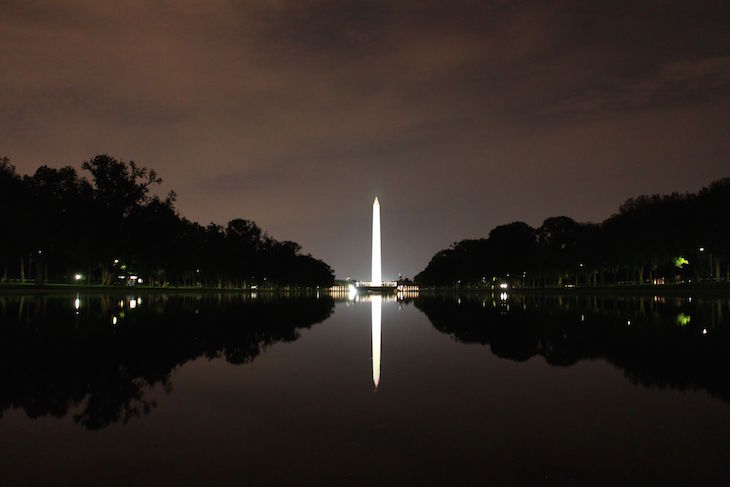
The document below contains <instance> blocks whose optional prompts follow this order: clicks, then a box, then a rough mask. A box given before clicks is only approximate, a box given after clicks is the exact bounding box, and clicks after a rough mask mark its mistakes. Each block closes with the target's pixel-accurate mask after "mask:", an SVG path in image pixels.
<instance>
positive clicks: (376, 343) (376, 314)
mask: <svg viewBox="0 0 730 487" xmlns="http://www.w3.org/2000/svg"><path fill="white" fill-rule="evenodd" d="M371 299H372V301H371V302H370V310H371V313H372V321H371V324H372V331H373V384H375V388H376V389H377V388H378V384H379V383H380V331H381V330H380V317H381V311H382V310H381V303H382V301H381V300H382V299H383V298H382V297H381V296H372V298H371Z"/></svg>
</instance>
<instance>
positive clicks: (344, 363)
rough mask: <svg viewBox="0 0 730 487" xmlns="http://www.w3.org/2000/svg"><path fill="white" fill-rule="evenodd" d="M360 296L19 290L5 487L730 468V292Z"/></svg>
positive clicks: (9, 360) (4, 299)
mask: <svg viewBox="0 0 730 487" xmlns="http://www.w3.org/2000/svg"><path fill="white" fill-rule="evenodd" d="M348 298H349V299H346V298H344V296H343V299H341V300H339V302H336V301H335V300H333V299H332V298H331V297H329V296H327V295H326V294H325V293H322V294H321V295H320V297H319V298H317V295H316V294H312V295H309V296H300V295H295V294H290V295H283V294H282V295H274V294H269V293H259V294H258V295H257V296H256V297H254V295H246V294H244V295H241V294H239V293H223V294H217V293H204V294H200V295H196V294H193V293H180V294H175V293H170V294H167V293H162V292H158V293H141V294H137V293H135V294H134V295H130V294H127V293H123V294H116V295H101V294H85V293H80V294H79V295H76V294H75V293H74V294H69V295H63V296H60V295H45V296H44V295H31V296H21V295H16V296H8V295H5V296H2V295H0V379H2V380H1V382H2V384H3V387H2V388H0V440H1V441H0V444H2V445H3V450H2V451H3V455H2V458H0V485H25V484H38V485H46V484H49V485H52V484H56V483H58V479H64V481H65V480H66V479H68V483H72V484H74V485H76V484H93V485H95V484H105V485H108V484H113V483H115V482H117V483H119V484H129V483H133V482H134V483H143V484H151V483H154V484H156V485H157V484H160V483H170V484H178V485H179V484H185V483H195V484H198V483H199V484H205V483H210V480H211V478H210V472H211V471H215V472H216V476H217V477H216V480H222V481H221V482H219V483H232V484H234V483H240V479H241V478H245V479H247V481H249V482H250V483H253V484H275V485H289V484H315V485H323V484H337V485H341V484H343V483H346V484H350V485H352V484H358V485H373V484H376V483H391V484H394V483H398V484H418V485H425V484H439V485H443V484H447V485H449V484H454V483H457V484H476V483H478V484H481V483H487V482H488V481H489V480H493V481H496V483H500V484H501V483H507V484H535V483H540V482H541V481H542V480H543V479H544V478H545V477H546V476H549V478H550V479H552V480H555V483H559V484H563V483H573V484H578V485H584V484H595V483H596V482H595V480H596V479H599V482H598V483H601V482H600V481H601V480H602V481H603V483H605V484H609V485H624V484H626V483H645V484H668V485H674V484H683V483H688V484H689V483H691V484H704V485H725V484H727V479H728V478H730V465H728V464H727V458H728V457H729V456H730V443H728V441H727V438H729V437H730V375H728V374H727V371H728V370H730V322H729V321H728V319H729V318H730V300H728V298H727V297H720V298H714V297H712V298H711V297H697V296H694V297H689V296H635V295H631V296H606V295H600V296H589V295H577V296H576V295H572V296H558V295H543V294H534V295H529V294H519V293H510V295H507V293H506V292H501V293H498V294H493V295H492V294H484V293H453V294H443V293H441V294H429V293H423V292H422V293H420V295H413V294H411V295H408V294H406V295H401V294H387V295H377V294H358V293H352V294H351V296H349V297H348ZM335 309H336V312H334V313H333V311H335ZM396 309H397V311H396ZM383 314H385V316H383ZM368 317H369V319H370V323H369V325H370V327H369V328H370V329H368ZM383 320H385V321H386V322H387V323H388V325H392V326H390V328H388V336H387V338H386V344H387V345H388V346H389V347H390V348H388V350H382V345H383V343H382V325H383ZM320 322H321V324H318V323H320ZM368 338H370V343H368ZM386 348H387V347H386ZM383 351H385V353H387V354H388V360H387V365H386V367H387V369H388V378H387V380H386V382H387V384H386V385H387V387H380V382H381V362H382V352H383ZM368 354H370V355H371V357H372V362H371V364H367V358H366V357H368ZM368 365H371V367H368ZM354 378H357V380H356V381H354ZM370 380H372V381H373V382H372V384H373V386H370V387H368V386H367V385H366V383H367V382H369V381H370ZM434 384H439V385H440V386H439V387H438V388H436V387H434ZM444 384H447V386H446V387H444V386H443V385H444ZM373 388H375V389H376V390H377V394H373V393H372V392H373ZM89 430H94V432H93V433H91V432H89ZM29 438H32V439H33V441H28V439H29ZM484 438H490V441H488V442H485V441H484ZM38 445H43V446H42V447H41V448H39V447H38ZM201 445H204V446H205V447H204V448H201ZM404 452H406V453H404ZM325 458H326V459H327V461H324V462H323V461H322V459H325ZM485 458H488V459H490V461H489V462H485V461H484V459H485ZM678 458H681V459H682V461H677V459H678ZM242 459H243V460H242ZM363 459H365V461H363ZM374 464H377V465H378V468H377V469H373V468H372V465H374ZM150 465H155V466H157V467H156V468H154V469H151V468H150ZM119 472H124V475H123V476H121V475H120V474H119ZM161 479H163V481H162V482H161V481H160V480H161ZM165 480H166V482H165ZM627 480H629V482H627Z"/></svg>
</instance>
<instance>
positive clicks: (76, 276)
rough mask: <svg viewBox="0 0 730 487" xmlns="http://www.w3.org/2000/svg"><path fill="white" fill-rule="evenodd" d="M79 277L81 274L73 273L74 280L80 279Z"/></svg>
mask: <svg viewBox="0 0 730 487" xmlns="http://www.w3.org/2000/svg"><path fill="white" fill-rule="evenodd" d="M81 277H82V276H81V274H75V275H74V279H75V280H76V281H80V280H81Z"/></svg>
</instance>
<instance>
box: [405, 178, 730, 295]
mask: <svg viewBox="0 0 730 487" xmlns="http://www.w3.org/2000/svg"><path fill="white" fill-rule="evenodd" d="M728 209H730V178H725V179H721V180H719V181H716V182H713V183H712V184H710V185H709V186H708V187H706V188H703V189H702V190H701V191H699V192H698V193H694V194H693V193H685V194H678V193H674V194H671V195H663V196H661V195H654V196H639V197H638V198H631V199H629V200H628V201H626V202H625V203H624V204H623V205H621V207H620V209H619V212H618V213H617V214H615V215H613V216H611V217H610V218H608V219H606V220H605V221H603V222H602V223H600V224H595V223H578V222H576V221H574V220H572V219H571V218H569V217H567V216H559V217H552V218H548V219H547V220H545V221H544V222H543V224H542V225H541V226H540V227H539V228H532V227H530V226H529V225H527V224H525V223H522V222H514V223H510V224H508V225H502V226H499V227H497V228H495V229H493V230H492V231H491V232H490V233H489V237H488V238H486V239H479V240H462V241H460V242H455V243H454V244H453V245H452V246H451V247H450V248H448V249H446V250H442V251H440V252H438V253H437V254H436V255H434V256H433V258H432V259H431V261H430V262H429V264H428V266H427V267H426V269H424V270H423V271H422V272H421V273H419V274H418V275H417V276H416V278H415V280H416V283H417V284H420V285H422V286H469V287H490V286H492V285H493V283H495V282H496V281H497V280H508V281H510V282H511V284H512V285H513V286H532V287H540V286H564V285H576V286H585V285H588V286H596V285H602V284H617V283H619V284H621V283H633V284H653V283H656V282H664V283H671V282H678V281H690V280H695V281H696V280H699V279H704V280H718V281H719V280H727V281H730V212H729V210H728ZM680 258H681V260H678V259H680ZM684 261H686V263H685V262H684Z"/></svg>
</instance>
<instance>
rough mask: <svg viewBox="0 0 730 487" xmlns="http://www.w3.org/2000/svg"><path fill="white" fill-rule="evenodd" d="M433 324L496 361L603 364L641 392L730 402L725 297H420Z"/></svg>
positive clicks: (729, 326) (729, 309)
mask: <svg viewBox="0 0 730 487" xmlns="http://www.w3.org/2000/svg"><path fill="white" fill-rule="evenodd" d="M415 305H416V307H417V308H418V309H420V310H421V311H423V312H424V313H425V314H426V315H427V316H428V319H429V320H430V321H431V323H432V324H433V326H434V327H435V328H436V329H437V330H439V331H441V332H443V333H447V334H449V335H451V336H452V337H454V339H455V340H457V341H459V342H462V343H478V344H482V345H489V347H490V350H491V351H492V353H494V354H495V355H496V356H498V357H502V358H506V359H510V360H516V361H524V360H528V359H530V358H532V357H534V356H536V355H540V356H542V357H544V359H545V361H546V362H547V363H549V364H551V365H556V366H570V365H573V364H575V363H576V362H578V361H579V360H584V359H605V360H606V361H608V362H609V363H611V364H613V365H614V366H616V367H618V368H619V369H621V370H623V372H624V375H625V376H626V378H628V379H629V380H630V381H631V382H632V383H634V384H638V385H642V386H645V387H662V388H664V387H671V388H675V389H679V390H690V389H699V390H706V391H708V392H709V393H711V394H712V395H714V396H716V397H718V398H721V399H722V400H724V401H730V376H728V374H727V370H730V324H729V323H728V320H727V317H728V315H729V314H730V300H728V299H727V298H723V299H710V298H702V299H698V298H695V299H694V300H693V299H692V298H690V297H659V296H651V297H638V296H631V297H626V296H624V297H610V296H570V297H565V296H551V295H529V294H528V295H511V296H507V295H506V294H504V295H494V296H492V295H467V296H460V297H457V296H448V297H446V296H424V295H421V296H420V297H419V298H418V299H416V301H415Z"/></svg>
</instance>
